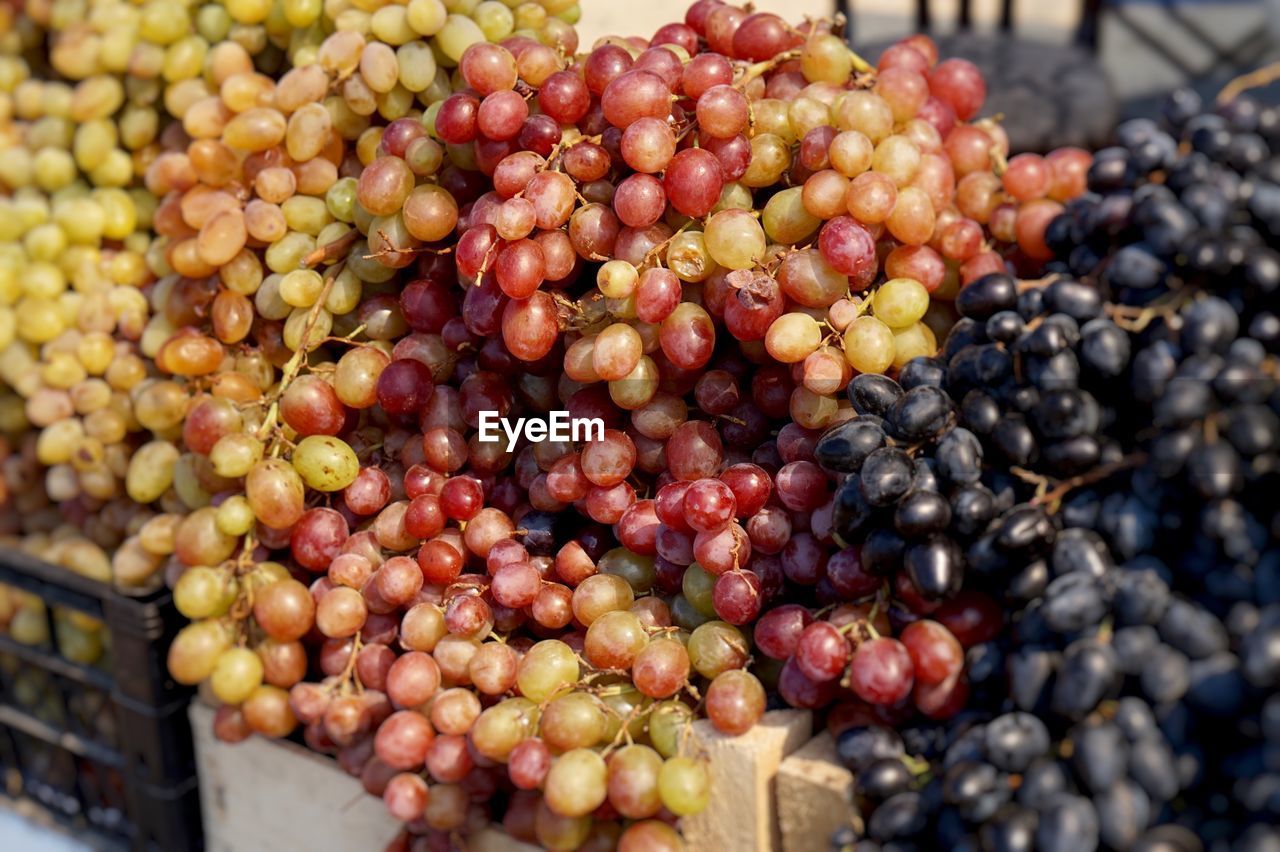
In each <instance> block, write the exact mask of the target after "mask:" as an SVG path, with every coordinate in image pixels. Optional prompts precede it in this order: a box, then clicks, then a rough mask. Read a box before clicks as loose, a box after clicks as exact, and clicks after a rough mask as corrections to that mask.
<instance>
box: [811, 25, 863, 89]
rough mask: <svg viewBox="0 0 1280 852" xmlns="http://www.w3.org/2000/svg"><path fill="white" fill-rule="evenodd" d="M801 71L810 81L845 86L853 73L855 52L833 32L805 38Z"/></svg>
mask: <svg viewBox="0 0 1280 852" xmlns="http://www.w3.org/2000/svg"><path fill="white" fill-rule="evenodd" d="M800 73H801V74H803V75H804V78H805V79H806V80H808V81H809V82H810V83H819V82H822V83H836V84H838V85H841V86H843V85H844V84H845V83H847V82H848V81H849V77H850V75H851V74H853V54H852V53H850V51H849V46H848V45H847V44H846V43H845V40H844V39H842V38H840V37H839V36H837V35H833V34H831V33H823V34H821V35H815V36H813V37H812V38H808V39H806V40H805V42H804V45H803V46H802V47H801V49H800Z"/></svg>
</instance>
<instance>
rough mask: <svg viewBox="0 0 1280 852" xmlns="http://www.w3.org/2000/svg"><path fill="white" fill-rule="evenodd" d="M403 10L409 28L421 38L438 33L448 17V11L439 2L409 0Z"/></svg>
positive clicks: (438, 0) (439, 0) (436, 0)
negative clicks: (405, 13) (404, 10)
mask: <svg viewBox="0 0 1280 852" xmlns="http://www.w3.org/2000/svg"><path fill="white" fill-rule="evenodd" d="M405 8H406V11H407V13H408V14H407V18H406V19H407V20H408V22H409V26H411V27H413V29H414V31H415V32H417V33H418V34H419V35H423V36H433V35H435V34H436V33H438V32H440V30H441V29H442V28H443V27H444V25H445V21H446V20H447V19H448V17H449V10H448V9H446V8H445V5H444V3H442V2H441V0H409V4H408V5H407V6H406V7H405Z"/></svg>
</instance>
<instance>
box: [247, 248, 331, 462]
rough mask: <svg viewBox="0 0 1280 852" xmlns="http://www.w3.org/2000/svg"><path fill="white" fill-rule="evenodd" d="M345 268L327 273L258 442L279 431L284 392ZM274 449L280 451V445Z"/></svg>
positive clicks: (288, 362)
mask: <svg viewBox="0 0 1280 852" xmlns="http://www.w3.org/2000/svg"><path fill="white" fill-rule="evenodd" d="M339 239H341V237H340V238H339ZM327 245H330V244H327ZM344 266H346V262H345V261H339V262H338V263H335V264H334V265H333V266H330V267H329V268H328V269H327V270H326V271H325V274H324V287H323V288H322V289H321V290H320V296H319V297H318V298H317V299H316V302H315V304H314V305H312V306H311V310H310V312H309V313H308V314H307V324H306V325H305V326H304V327H303V329H302V342H301V343H299V344H298V351H297V352H294V353H293V356H292V357H291V358H290V359H289V360H288V361H287V362H286V363H285V365H284V369H283V370H282V371H281V375H280V383H279V384H278V385H276V389H275V391H274V392H272V394H271V406H270V408H268V409H267V416H266V417H265V418H264V419H263V421H262V425H261V426H259V427H258V440H260V441H261V440H266V438H267V436H268V435H270V434H271V433H272V432H273V431H277V430H278V426H279V415H280V399H281V397H283V396H284V392H285V391H286V390H288V389H289V385H290V383H291V382H293V380H294V379H295V378H297V376H298V372H299V371H300V370H301V369H302V365H303V363H304V362H305V361H306V360H307V355H308V354H309V353H310V352H311V331H312V329H313V328H315V324H316V320H318V319H319V318H320V311H321V310H323V309H324V303H325V301H326V300H327V299H328V298H329V292H330V291H331V290H332V289H333V282H334V281H335V280H337V278H338V273H340V272H341V271H342V269H343V267H344ZM273 449H278V444H277V446H276V447H275V448H273ZM273 455H274V453H273Z"/></svg>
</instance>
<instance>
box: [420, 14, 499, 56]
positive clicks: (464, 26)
mask: <svg viewBox="0 0 1280 852" xmlns="http://www.w3.org/2000/svg"><path fill="white" fill-rule="evenodd" d="M485 40H486V39H485V34H484V30H482V29H480V25H479V24H477V23H476V22H475V21H473V20H472V19H471V18H468V17H465V16H463V15H450V16H449V17H448V18H447V19H446V20H445V23H444V26H443V27H441V28H440V31H439V32H437V33H436V37H435V39H434V41H433V42H432V44H433V45H435V46H436V47H438V48H439V49H440V52H441V53H443V54H444V55H445V56H447V57H448V58H449V59H451V60H453V61H454V62H458V61H459V60H460V59H462V54H463V53H464V52H466V49H467V48H468V47H470V46H471V45H473V44H476V43H477V42H482V41H485Z"/></svg>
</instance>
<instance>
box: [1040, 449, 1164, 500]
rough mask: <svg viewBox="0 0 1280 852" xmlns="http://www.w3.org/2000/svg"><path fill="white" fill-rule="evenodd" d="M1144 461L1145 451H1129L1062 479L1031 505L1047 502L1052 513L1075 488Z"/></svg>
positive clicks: (1100, 479) (1145, 458)
mask: <svg viewBox="0 0 1280 852" xmlns="http://www.w3.org/2000/svg"><path fill="white" fill-rule="evenodd" d="M1146 461H1147V454H1146V453H1142V452H1137V453H1131V454H1129V455H1127V456H1125V457H1124V458H1122V459H1120V460H1118V461H1114V462H1111V463H1110V464H1104V465H1102V466H1100V467H1096V468H1094V469H1093V470H1091V471H1089V472H1088V473H1082V474H1080V475H1078V476H1073V477H1071V478H1070V479H1064V480H1062V481H1061V482H1059V483H1058V484H1057V485H1055V486H1054V487H1053V488H1051V489H1049V490H1047V491H1045V492H1044V493H1043V494H1041V495H1039V496H1037V497H1036V498H1035V499H1033V500H1032V501H1031V505H1033V506H1043V505H1046V504H1048V505H1049V506H1050V514H1052V513H1053V512H1056V511H1057V510H1058V504H1059V503H1060V502H1061V501H1062V498H1063V497H1065V496H1067V495H1068V494H1070V493H1071V492H1072V491H1074V490H1075V489H1077V488H1082V487H1084V486H1086V485H1093V484H1094V483H1096V482H1101V481H1103V480H1104V479H1108V478H1109V477H1111V476H1113V475H1115V474H1117V473H1120V472H1121V471H1124V470H1129V469H1130V468H1134V467H1138V466H1139V465H1142V464H1144V463H1145V462H1146Z"/></svg>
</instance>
